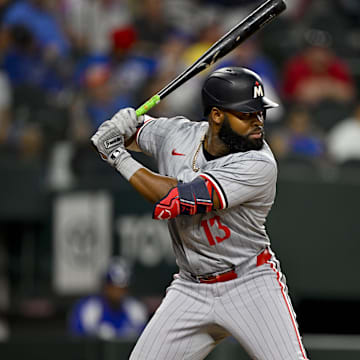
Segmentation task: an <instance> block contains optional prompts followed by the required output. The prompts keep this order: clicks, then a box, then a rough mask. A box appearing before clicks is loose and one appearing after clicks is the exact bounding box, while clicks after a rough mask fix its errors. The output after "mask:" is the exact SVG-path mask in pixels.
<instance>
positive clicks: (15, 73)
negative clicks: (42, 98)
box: [3, 24, 64, 92]
mask: <svg viewBox="0 0 360 360" xmlns="http://www.w3.org/2000/svg"><path fill="white" fill-rule="evenodd" d="M8 38H9V41H8V46H7V48H6V49H5V53H4V55H3V69H4V70H5V72H6V73H7V75H8V77H9V80H10V82H11V84H12V85H13V86H14V87H20V86H24V85H25V86H28V87H36V88H38V89H39V90H43V91H50V92H57V91H59V90H61V89H62V88H63V85H64V84H63V79H62V76H61V74H60V72H59V71H58V68H57V67H56V66H53V65H54V64H51V63H49V62H48V61H47V59H46V55H45V54H44V53H43V51H42V50H43V49H42V48H41V47H39V43H38V42H37V41H36V36H35V35H34V33H33V30H32V29H31V28H30V27H28V25H22V24H15V25H11V26H9V27H8Z"/></svg>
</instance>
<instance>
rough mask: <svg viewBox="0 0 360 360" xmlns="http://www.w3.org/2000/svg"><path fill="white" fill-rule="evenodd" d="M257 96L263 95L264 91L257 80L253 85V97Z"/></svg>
mask: <svg viewBox="0 0 360 360" xmlns="http://www.w3.org/2000/svg"><path fill="white" fill-rule="evenodd" d="M259 96H261V97H263V96H264V91H263V88H262V86H261V85H260V83H259V82H258V81H257V82H256V83H255V86H254V99H256V98H257V97H259Z"/></svg>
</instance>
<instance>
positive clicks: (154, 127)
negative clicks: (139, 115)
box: [137, 115, 206, 138]
mask: <svg viewBox="0 0 360 360" xmlns="http://www.w3.org/2000/svg"><path fill="white" fill-rule="evenodd" d="M203 126H206V123H205V122H199V121H193V120H190V119H188V118H186V117H184V116H174V117H152V116H149V115H145V117H144V124H143V125H142V126H141V127H140V129H139V130H138V132H137V138H139V136H140V135H141V134H143V133H148V132H150V133H156V134H158V135H160V136H165V135H166V137H167V138H170V137H171V135H172V134H176V135H177V136H179V135H180V134H181V132H185V133H186V134H189V131H194V132H196V131H197V130H196V129H198V128H201V127H203Z"/></svg>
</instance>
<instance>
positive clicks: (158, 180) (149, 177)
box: [129, 168, 178, 203]
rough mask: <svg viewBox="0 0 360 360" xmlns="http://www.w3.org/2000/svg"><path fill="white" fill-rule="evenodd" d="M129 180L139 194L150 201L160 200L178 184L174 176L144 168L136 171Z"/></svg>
mask: <svg viewBox="0 0 360 360" xmlns="http://www.w3.org/2000/svg"><path fill="white" fill-rule="evenodd" d="M129 182H130V184H131V185H132V186H133V187H134V189H135V190H136V191H137V192H138V193H139V194H141V195H142V196H143V197H144V198H145V199H147V200H149V201H150V202H152V203H156V202H158V201H159V200H161V199H162V198H163V197H164V196H165V195H166V194H167V193H168V192H169V190H170V189H172V188H173V187H175V186H177V184H178V181H177V180H176V179H175V178H171V177H168V176H162V175H159V174H156V173H154V172H152V171H150V170H148V169H146V168H141V169H139V170H138V171H136V173H135V174H134V175H133V176H132V177H131V178H130V179H129Z"/></svg>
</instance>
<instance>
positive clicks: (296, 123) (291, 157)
mask: <svg viewBox="0 0 360 360" xmlns="http://www.w3.org/2000/svg"><path fill="white" fill-rule="evenodd" d="M269 142H270V146H271V148H272V150H273V152H274V154H275V157H276V158H277V159H278V160H280V161H289V162H299V163H309V164H310V163H314V162H321V160H323V159H324V157H325V155H326V153H325V143H324V139H323V135H322V133H321V132H320V131H319V130H318V129H316V127H315V126H314V125H313V124H312V123H311V117H310V113H309V111H308V110H307V109H306V108H303V107H294V108H293V109H292V110H291V111H290V112H289V115H288V118H287V119H285V125H284V126H283V127H281V128H279V129H278V130H276V131H273V132H272V134H271V135H270V137H269Z"/></svg>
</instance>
